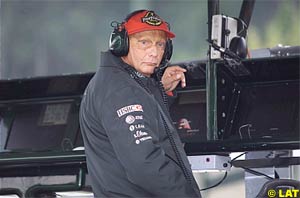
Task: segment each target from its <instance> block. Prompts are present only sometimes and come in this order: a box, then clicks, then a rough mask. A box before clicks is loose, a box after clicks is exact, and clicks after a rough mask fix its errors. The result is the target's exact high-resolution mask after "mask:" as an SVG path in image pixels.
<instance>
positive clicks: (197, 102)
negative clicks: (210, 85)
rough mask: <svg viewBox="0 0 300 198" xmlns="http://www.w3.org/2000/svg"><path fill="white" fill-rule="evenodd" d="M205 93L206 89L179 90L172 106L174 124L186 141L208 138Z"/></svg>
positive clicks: (171, 112)
mask: <svg viewBox="0 0 300 198" xmlns="http://www.w3.org/2000/svg"><path fill="white" fill-rule="evenodd" d="M205 93H206V92H205V89H194V90H189V91H182V92H178V93H177V98H176V99H175V101H174V102H173V103H172V104H171V106H170V114H171V117H172V120H173V124H174V126H175V127H176V128H177V130H178V133H179V136H180V138H181V140H182V141H183V142H185V143H189V142H197V141H205V140H206V139H207V137H206V94H205Z"/></svg>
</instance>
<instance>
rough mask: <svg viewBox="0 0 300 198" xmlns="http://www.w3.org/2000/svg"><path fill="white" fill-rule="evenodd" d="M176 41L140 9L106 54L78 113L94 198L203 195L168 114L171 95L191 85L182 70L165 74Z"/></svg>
mask: <svg viewBox="0 0 300 198" xmlns="http://www.w3.org/2000/svg"><path fill="white" fill-rule="evenodd" d="M174 37H175V35H174V34H173V33H172V32H171V31H170V30H169V26H168V24H167V23H166V22H165V21H164V20H163V19H161V18H160V17H159V16H158V15H156V14H155V13H154V12H153V11H148V10H138V11H135V12H133V13H131V14H130V15H129V16H128V17H127V18H126V19H125V21H124V22H122V23H120V24H117V25H116V27H115V29H114V31H113V33H112V35H111V38H110V50H109V51H108V52H104V53H102V55H101V65H100V67H99V68H98V70H97V72H96V74H95V76H94V77H93V78H92V80H91V81H90V83H89V85H88V86H87V88H86V91H85V94H84V97H83V100H82V103H81V109H80V125H81V131H82V135H83V139H84V146H85V152H86V157H87V166H88V171H89V175H90V176H91V180H92V188H93V192H94V194H95V197H201V195H200V192H199V188H198V186H197V184H196V182H195V180H194V178H193V174H192V171H191V168H190V164H189V162H188V160H187V157H186V154H185V152H184V149H183V147H182V144H181V142H180V139H179V136H178V134H177V131H176V129H175V128H174V126H173V124H172V120H171V118H170V115H169V112H168V100H167V98H168V96H167V95H166V92H170V91H172V90H173V89H174V88H175V87H176V86H177V85H178V84H179V83H181V86H182V87H184V86H185V77H184V72H185V70H184V69H182V68H180V67H179V66H173V67H168V68H167V69H164V70H162V69H161V67H163V66H164V65H165V64H166V63H167V62H168V60H169V59H170V58H171V55H172V42H171V38H174ZM160 71H164V73H163V75H160V74H161V73H162V72H160Z"/></svg>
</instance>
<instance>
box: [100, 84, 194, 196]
mask: <svg viewBox="0 0 300 198" xmlns="http://www.w3.org/2000/svg"><path fill="white" fill-rule="evenodd" d="M147 97H149V96H148V95H147V94H145V93H143V92H142V91H141V90H137V89H136V88H133V87H126V88H123V89H122V90H118V91H117V92H114V93H113V94H111V95H110V96H109V97H108V98H107V99H106V101H107V102H106V104H103V105H102V107H101V113H100V114H99V117H100V118H101V120H102V124H103V126H104V128H105V130H106V131H107V135H108V137H109V139H110V141H111V144H112V146H113V148H114V151H115V153H116V155H117V157H118V159H119V160H120V162H121V164H122V165H123V167H124V169H125V171H126V173H127V175H128V179H129V180H130V181H131V182H132V183H134V184H136V185H138V186H140V187H141V188H143V189H145V190H146V191H148V192H150V193H152V194H154V196H162V197H171V196H172V197H197V196H198V195H197V193H196V192H195V191H194V189H193V188H192V187H191V185H190V184H189V183H188V182H187V180H186V179H185V177H184V175H183V173H182V171H181V168H180V167H179V166H178V165H177V164H176V163H175V162H174V161H173V160H171V159H170V158H168V157H167V156H166V153H165V150H164V149H163V147H162V146H161V144H160V140H159V136H160V134H159V133H162V132H163V131H164V125H162V124H160V125H159V121H158V116H159V114H158V110H157V107H156V106H155V105H156V103H154V101H151V100H150V99H149V98H147Z"/></svg>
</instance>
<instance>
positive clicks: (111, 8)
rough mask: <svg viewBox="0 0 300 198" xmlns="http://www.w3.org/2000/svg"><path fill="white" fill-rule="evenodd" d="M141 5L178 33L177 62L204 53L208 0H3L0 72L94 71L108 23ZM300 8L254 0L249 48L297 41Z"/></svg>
mask: <svg viewBox="0 0 300 198" xmlns="http://www.w3.org/2000/svg"><path fill="white" fill-rule="evenodd" d="M241 4H242V0H220V12H221V13H222V14H226V15H228V16H233V17H238V15H239V11H240V8H241ZM142 8H143V9H152V10H155V11H156V12H157V13H158V14H159V15H160V16H161V17H162V18H164V19H165V20H166V21H167V22H169V23H170V25H171V30H172V31H173V32H175V33H176V38H175V39H174V41H173V44H174V53H173V57H172V61H173V62H178V61H186V60H195V59H203V58H205V57H206V54H207V51H208V43H207V42H206V39H207V32H208V31H207V1H206V0H186V1H180V0H161V1H158V0H152V1H150V0H149V1H146V0H123V1H122V0H1V12H0V13H1V15H0V17H1V66H0V78H20V77H27V76H44V75H58V74H62V73H78V72H88V71H95V70H96V68H97V65H98V64H99V62H100V60H99V57H100V52H101V51H105V50H107V47H108V40H109V35H110V32H111V30H112V28H111V27H110V23H111V22H112V21H114V20H116V21H119V22H121V21H122V20H123V19H124V18H125V16H126V15H127V14H128V13H130V12H132V11H133V10H135V9H142ZM299 10H300V9H299V0H281V1H279V0H273V1H271V0H256V4H255V8H254V12H253V16H252V19H251V23H250V27H249V31H248V45H249V47H250V49H257V48H267V47H274V46H276V45H277V44H279V43H280V44H283V45H299V43H300V36H299V35H300V32H299V28H300V25H299V22H298V20H299V18H300V16H299Z"/></svg>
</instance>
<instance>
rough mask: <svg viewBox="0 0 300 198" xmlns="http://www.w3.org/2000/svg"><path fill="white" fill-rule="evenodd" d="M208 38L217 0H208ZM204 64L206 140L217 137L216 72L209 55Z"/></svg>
mask: <svg viewBox="0 0 300 198" xmlns="http://www.w3.org/2000/svg"><path fill="white" fill-rule="evenodd" d="M207 6H208V12H207V13H208V40H210V39H211V27H212V16H213V15H216V14H219V0H208V1H207ZM210 50H211V49H210V48H209V50H208V63H207V66H206V112H207V113H206V120H207V121H206V127H207V140H215V139H216V138H217V73H216V64H215V60H212V59H211V57H210Z"/></svg>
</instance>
